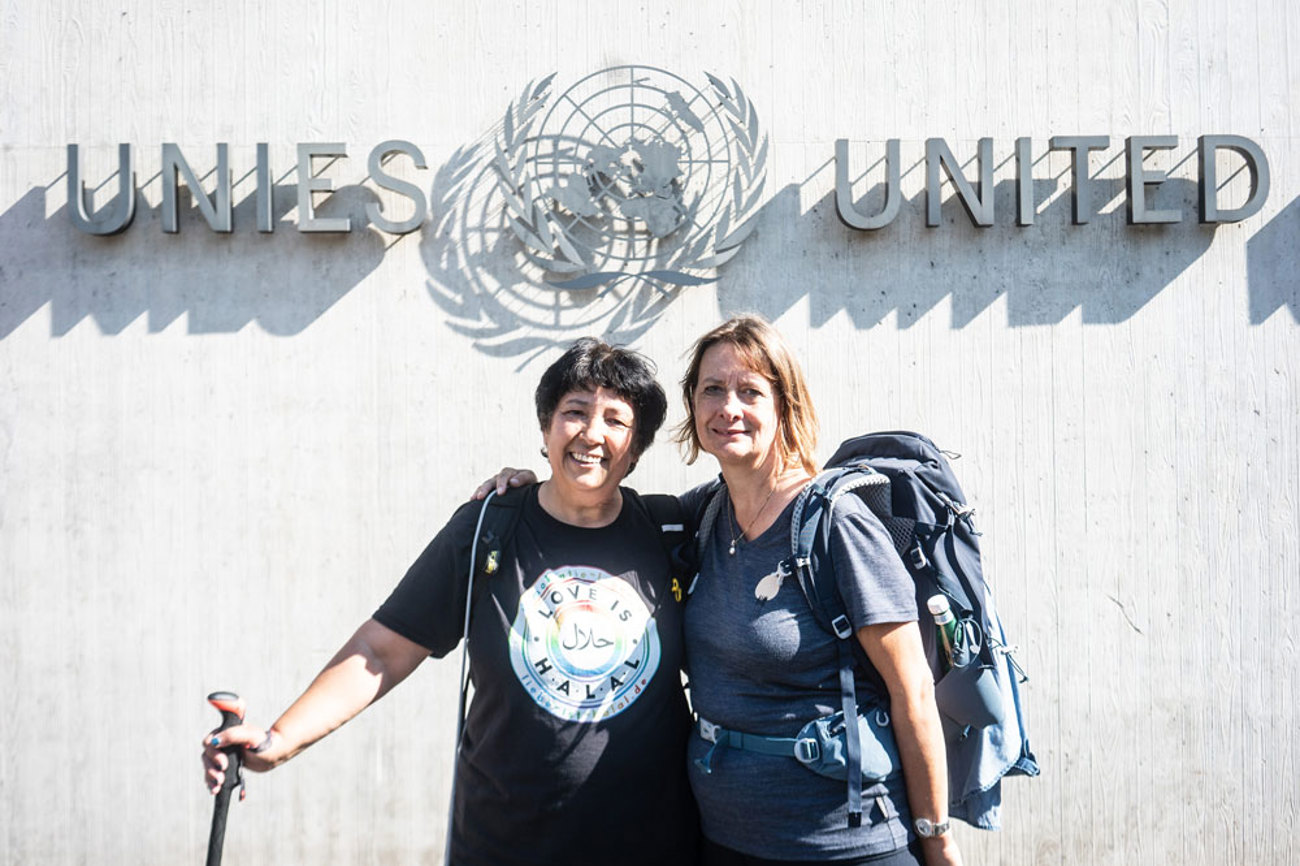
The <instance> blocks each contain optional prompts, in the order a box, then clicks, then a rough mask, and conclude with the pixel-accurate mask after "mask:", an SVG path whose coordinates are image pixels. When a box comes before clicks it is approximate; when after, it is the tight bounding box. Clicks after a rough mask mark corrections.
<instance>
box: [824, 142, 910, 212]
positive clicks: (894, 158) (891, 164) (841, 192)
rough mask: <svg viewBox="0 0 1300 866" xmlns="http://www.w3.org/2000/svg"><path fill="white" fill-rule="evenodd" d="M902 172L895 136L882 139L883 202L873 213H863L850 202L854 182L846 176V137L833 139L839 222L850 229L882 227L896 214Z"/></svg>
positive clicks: (847, 172) (847, 164)
mask: <svg viewBox="0 0 1300 866" xmlns="http://www.w3.org/2000/svg"><path fill="white" fill-rule="evenodd" d="M901 186H902V174H901V172H900V171H899V168H898V139H896V138H891V139H889V140H888V141H886V142H885V206H884V207H883V208H881V211H880V213H878V214H876V215H875V216H863V215H862V214H860V213H858V210H857V208H855V207H854V206H853V184H852V182H851V181H850V180H849V140H848V139H847V138H837V139H836V140H835V212H836V213H837V214H839V217H840V222H842V223H844V224H845V225H846V226H848V227H849V228H851V229H857V230H859V231H875V230H876V229H881V228H884V227H885V226H887V225H889V224H890V223H891V222H893V221H894V217H896V216H898V208H899V204H900V203H901V202H902V198H903V196H902V193H901V191H900V188H901Z"/></svg>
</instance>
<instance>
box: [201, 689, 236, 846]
mask: <svg viewBox="0 0 1300 866" xmlns="http://www.w3.org/2000/svg"><path fill="white" fill-rule="evenodd" d="M208 703H210V704H212V706H214V707H216V708H217V709H218V710H220V711H221V727H219V728H217V731H218V732H219V731H224V730H225V729H226V728H232V727H234V726H235V725H238V724H239V723H240V722H242V721H244V699H243V698H241V697H240V696H239V695H237V694H235V693H234V692H213V693H212V694H210V695H208ZM221 751H222V752H224V753H225V754H226V757H227V758H229V759H230V763H228V764H227V765H226V777H225V779H224V780H223V781H222V782H221V790H219V791H217V795H216V800H215V801H213V804H212V830H211V832H209V833H208V861H207V866H221V848H222V845H224V844H225V840H226V811H227V810H228V809H229V808H230V792H231V791H232V790H234V788H235V786H236V785H240V786H242V785H243V782H244V769H243V758H242V756H241V755H240V751H239V747H238V746H227V747H226V748H224V749H222V750H221ZM240 799H241V800H242V799H243V791H242V787H241V791H240Z"/></svg>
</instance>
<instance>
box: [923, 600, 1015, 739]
mask: <svg viewBox="0 0 1300 866" xmlns="http://www.w3.org/2000/svg"><path fill="white" fill-rule="evenodd" d="M926 607H928V608H929V610H930V614H931V616H933V617H934V624H935V632H936V635H937V640H936V642H935V643H936V650H937V654H938V656H939V657H938V659H937V662H938V664H937V665H936V666H935V667H936V669H937V670H938V671H940V672H941V673H940V674H939V677H938V679H937V680H936V681H935V684H934V698H935V703H937V704H938V705H939V712H940V713H941V714H942V715H943V716H944V717H945V718H944V719H943V721H944V723H945V727H948V723H949V722H955V723H956V724H957V727H959V728H966V727H971V728H984V727H987V726H989V725H997V724H1001V723H1002V720H1003V719H1004V718H1005V717H1006V713H1005V711H1004V709H1003V706H1002V689H1001V687H1000V686H999V685H998V681H997V674H996V672H995V670H994V668H993V666H992V665H988V664H984V663H983V662H981V659H980V648H981V646H982V645H983V635H982V634H981V632H980V627H979V623H977V622H975V620H974V619H972V618H969V617H968V618H966V619H960V620H959V619H957V617H956V616H955V615H954V614H953V612H952V606H951V605H950V604H949V603H948V597H947V596H945V595H943V594H942V593H940V594H937V595H932V596H930V598H929V599H927V601H926Z"/></svg>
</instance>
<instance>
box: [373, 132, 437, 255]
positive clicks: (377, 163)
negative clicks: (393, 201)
mask: <svg viewBox="0 0 1300 866" xmlns="http://www.w3.org/2000/svg"><path fill="white" fill-rule="evenodd" d="M394 153H404V154H406V155H407V156H409V157H410V158H411V161H412V162H414V163H415V167H416V168H428V166H427V165H426V164H425V161H424V154H423V153H421V152H420V148H418V147H416V146H415V145H414V144H412V143H411V142H409V141H402V140H401V139H396V138H394V139H391V140H389V141H385V142H384V143H382V144H379V145H376V146H375V149H374V150H372V151H370V159H369V160H368V161H367V167H368V169H369V171H370V179H371V180H373V181H374V182H375V185H376V186H379V187H382V188H383V189H387V190H392V191H393V192H395V193H398V194H399V195H404V196H406V197H407V198H409V199H410V200H411V201H412V202H414V203H415V213H413V214H411V216H410V217H409V218H407V219H404V220H402V221H401V222H396V221H394V220H390V219H388V218H387V217H385V216H384V214H383V212H382V211H381V210H380V208H379V205H377V204H374V203H371V204H367V205H366V217H367V218H368V219H369V220H370V222H371V223H373V224H374V225H376V226H378V227H379V228H380V229H381V230H383V231H386V232H388V233H389V234H394V235H404V234H408V233H410V232H413V231H415V230H416V229H417V228H419V227H420V224H421V223H423V222H424V218H425V217H426V216H428V214H429V206H428V204H427V203H426V202H425V200H424V193H422V192H420V188H419V187H418V186H416V185H415V184H413V183H411V182H410V181H407V180H400V179H398V178H395V177H393V176H392V175H391V174H388V173H387V172H385V171H384V160H385V159H386V158H387V157H388V156H389V155H390V154H394Z"/></svg>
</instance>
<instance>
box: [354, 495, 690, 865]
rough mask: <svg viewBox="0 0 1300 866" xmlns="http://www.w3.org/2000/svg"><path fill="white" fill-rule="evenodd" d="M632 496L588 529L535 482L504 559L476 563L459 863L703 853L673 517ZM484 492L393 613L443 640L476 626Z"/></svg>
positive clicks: (441, 646)
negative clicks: (486, 567) (560, 515)
mask: <svg viewBox="0 0 1300 866" xmlns="http://www.w3.org/2000/svg"><path fill="white" fill-rule="evenodd" d="M623 496H624V501H623V509H622V511H621V512H620V514H619V516H618V518H617V519H616V520H615V521H614V522H613V523H612V524H610V525H609V526H605V527H602V528H600V529H584V528H581V527H576V526H570V525H568V524H565V523H562V522H560V521H558V520H556V519H555V518H553V517H551V516H550V515H549V514H547V513H546V512H545V510H543V509H542V507H541V505H540V504H539V503H538V501H537V488H536V487H533V488H532V489H530V490H529V491H527V493H526V495H525V498H524V501H523V503H522V504H521V506H520V507H521V508H522V511H521V513H520V516H519V521H518V523H517V525H516V529H515V533H514V538H513V541H512V543H511V545H510V548H509V549H507V551H506V555H505V557H504V561H503V562H502V565H501V568H500V569H499V570H498V571H497V572H496V573H495V574H493V575H491V576H490V577H486V578H485V577H484V576H483V575H481V574H480V575H479V577H477V578H476V581H485V582H486V584H485V585H480V586H478V587H476V589H475V603H474V611H473V616H472V619H471V623H472V624H471V629H470V636H469V648H470V676H471V678H472V679H473V682H474V699H473V701H472V702H471V704H470V707H469V711H468V713H467V717H466V726H465V739H464V744H463V747H462V750H461V756H460V761H459V764H458V766H457V770H456V772H457V774H458V776H457V783H456V803H455V821H454V828H453V833H452V852H453V860H454V862H455V863H457V864H473V866H478V864H493V866H496V864H528V866H533V864H545V863H563V864H593V866H595V864H610V863H620V864H623V863H626V864H640V863H646V864H656V866H658V864H665V863H693V862H695V859H696V848H697V833H698V830H697V825H698V819H697V817H696V810H695V804H694V800H693V799H692V797H691V793H690V787H689V785H688V783H687V780H686V775H685V772H684V767H685V763H686V762H685V754H686V739H687V735H688V733H689V729H690V719H689V715H688V712H687V708H686V701H685V698H684V696H683V694H682V688H681V677H680V674H679V671H680V669H681V666H682V639H681V628H682V607H681V603H680V602H679V601H678V600H676V599H675V598H674V597H673V595H672V592H671V591H670V588H669V587H670V577H669V571H668V560H667V557H666V555H665V553H664V550H663V545H662V543H661V541H660V537H659V529H658V527H656V526H654V525H653V523H652V522H651V521H650V519H649V518H648V517H647V516H646V514H645V512H644V510H643V508H641V507H640V506H639V504H638V501H637V499H636V493H635V492H634V491H631V490H627V489H624V490H623ZM480 507H481V503H477V502H472V503H469V504H467V505H465V506H462V507H461V508H460V509H459V510H458V511H457V512H456V514H455V515H454V516H453V517H452V519H451V520H450V521H449V522H448V524H447V526H446V527H444V528H443V530H442V531H441V532H439V533H438V535H437V536H436V537H435V538H434V539H433V541H432V542H431V543H430V544H429V546H428V548H426V549H425V551H424V553H423V554H421V555H420V558H419V559H418V560H416V562H415V564H414V565H412V566H411V569H410V571H408V572H407V574H406V577H404V578H403V579H402V582H401V583H400V584H399V585H398V586H397V588H396V589H395V590H394V591H393V593H392V595H390V596H389V598H388V600H387V601H385V602H384V603H383V605H382V606H381V607H380V608H379V610H378V611H376V612H375V619H376V620H378V621H379V622H380V623H382V624H383V625H385V626H387V627H388V628H391V629H393V630H394V631H396V632H397V633H398V634H401V635H402V636H404V637H406V638H408V639H409V640H413V641H415V642H416V643H419V644H421V645H422V646H426V647H428V648H429V650H430V652H431V653H432V654H433V655H435V656H443V655H446V654H447V653H448V652H450V651H451V650H453V649H454V648H455V646H456V645H457V643H459V641H460V637H461V631H462V628H463V625H464V622H463V617H464V610H465V592H466V577H467V571H468V567H469V549H470V543H471V540H472V539H473V535H474V527H475V524H476V522H477V520H478V515H479V510H480ZM448 698H449V699H451V698H452V696H450V695H449V696H448Z"/></svg>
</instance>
